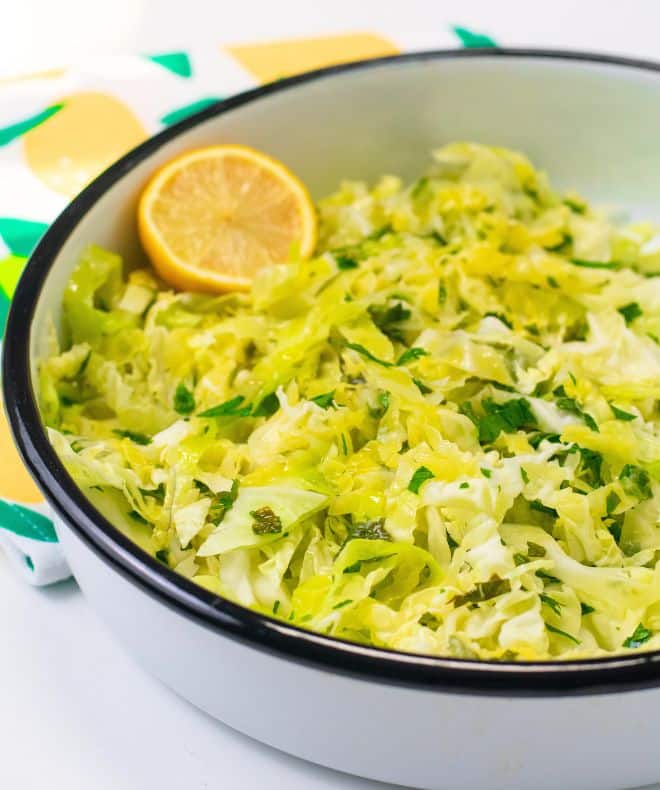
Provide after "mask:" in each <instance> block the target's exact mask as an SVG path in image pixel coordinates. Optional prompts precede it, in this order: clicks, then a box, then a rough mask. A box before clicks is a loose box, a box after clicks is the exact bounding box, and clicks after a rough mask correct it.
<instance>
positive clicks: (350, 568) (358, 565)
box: [343, 554, 396, 573]
mask: <svg viewBox="0 0 660 790" xmlns="http://www.w3.org/2000/svg"><path fill="white" fill-rule="evenodd" d="M392 557H396V554H379V555H378V556H377V557H369V558H367V559H366V560H357V561H356V562H354V563H353V564H352V565H347V566H346V567H345V568H344V570H343V573H360V571H361V570H362V566H363V565H374V564H375V563H377V562H384V561H385V560H389V559H391V558H392Z"/></svg>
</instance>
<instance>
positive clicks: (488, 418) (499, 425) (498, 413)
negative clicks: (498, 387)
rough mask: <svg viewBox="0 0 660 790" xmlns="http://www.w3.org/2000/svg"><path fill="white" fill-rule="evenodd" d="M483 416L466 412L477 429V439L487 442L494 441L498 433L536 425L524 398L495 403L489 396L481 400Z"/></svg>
mask: <svg viewBox="0 0 660 790" xmlns="http://www.w3.org/2000/svg"><path fill="white" fill-rule="evenodd" d="M481 405H482V407H483V410H484V411H485V412H486V414H485V416H484V417H481V418H479V417H476V416H472V415H474V412H472V415H470V414H467V416H468V417H470V419H472V421H473V422H475V420H476V422H475V424H476V426H477V428H478V429H479V441H480V442H481V443H482V444H488V443H490V442H493V441H495V439H497V437H498V436H499V435H500V433H502V432H504V433H515V431H517V430H519V429H520V428H523V427H527V428H534V427H536V417H535V416H534V413H533V412H532V410H531V408H530V406H529V401H527V400H525V398H514V399H513V400H509V401H505V402H504V403H495V401H493V400H491V399H490V398H486V399H485V400H484V401H482V404H481Z"/></svg>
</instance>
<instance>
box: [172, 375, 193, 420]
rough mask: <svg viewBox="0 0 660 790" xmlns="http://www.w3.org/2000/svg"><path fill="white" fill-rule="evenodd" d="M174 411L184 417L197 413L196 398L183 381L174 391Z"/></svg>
mask: <svg viewBox="0 0 660 790" xmlns="http://www.w3.org/2000/svg"><path fill="white" fill-rule="evenodd" d="M174 411H175V412H176V413H177V414H184V415H185V414H191V413H192V412H194V411H195V396H194V395H193V393H192V392H191V391H190V390H189V389H188V387H186V385H185V384H184V383H183V382H182V381H180V382H179V383H178V384H177V388H176V390H175V391H174Z"/></svg>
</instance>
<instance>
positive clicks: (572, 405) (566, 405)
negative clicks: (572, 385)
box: [553, 385, 600, 433]
mask: <svg viewBox="0 0 660 790" xmlns="http://www.w3.org/2000/svg"><path fill="white" fill-rule="evenodd" d="M553 394H555V395H560V396H561V397H558V398H557V400H556V404H557V406H558V407H559V408H560V409H563V410H564V411H569V412H571V413H572V414H577V416H578V417H582V419H583V420H584V421H585V423H586V425H587V426H588V427H589V428H591V430H592V431H596V433H600V429H599V428H598V423H597V422H596V420H594V418H593V417H592V416H591V415H590V414H588V413H587V412H586V411H583V410H582V407H581V406H579V405H578V402H577V401H576V400H575V398H568V397H566V395H565V392H564V387H563V385H562V386H561V387H557V389H556V390H555V391H554V393H553Z"/></svg>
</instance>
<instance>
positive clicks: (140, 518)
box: [128, 510, 149, 524]
mask: <svg viewBox="0 0 660 790" xmlns="http://www.w3.org/2000/svg"><path fill="white" fill-rule="evenodd" d="M128 515H129V516H130V517H131V518H132V519H133V521H137V522H138V524H149V522H148V521H147V519H146V518H145V517H144V516H143V515H142V514H141V513H138V512H137V510H130V511H129V513H128Z"/></svg>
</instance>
